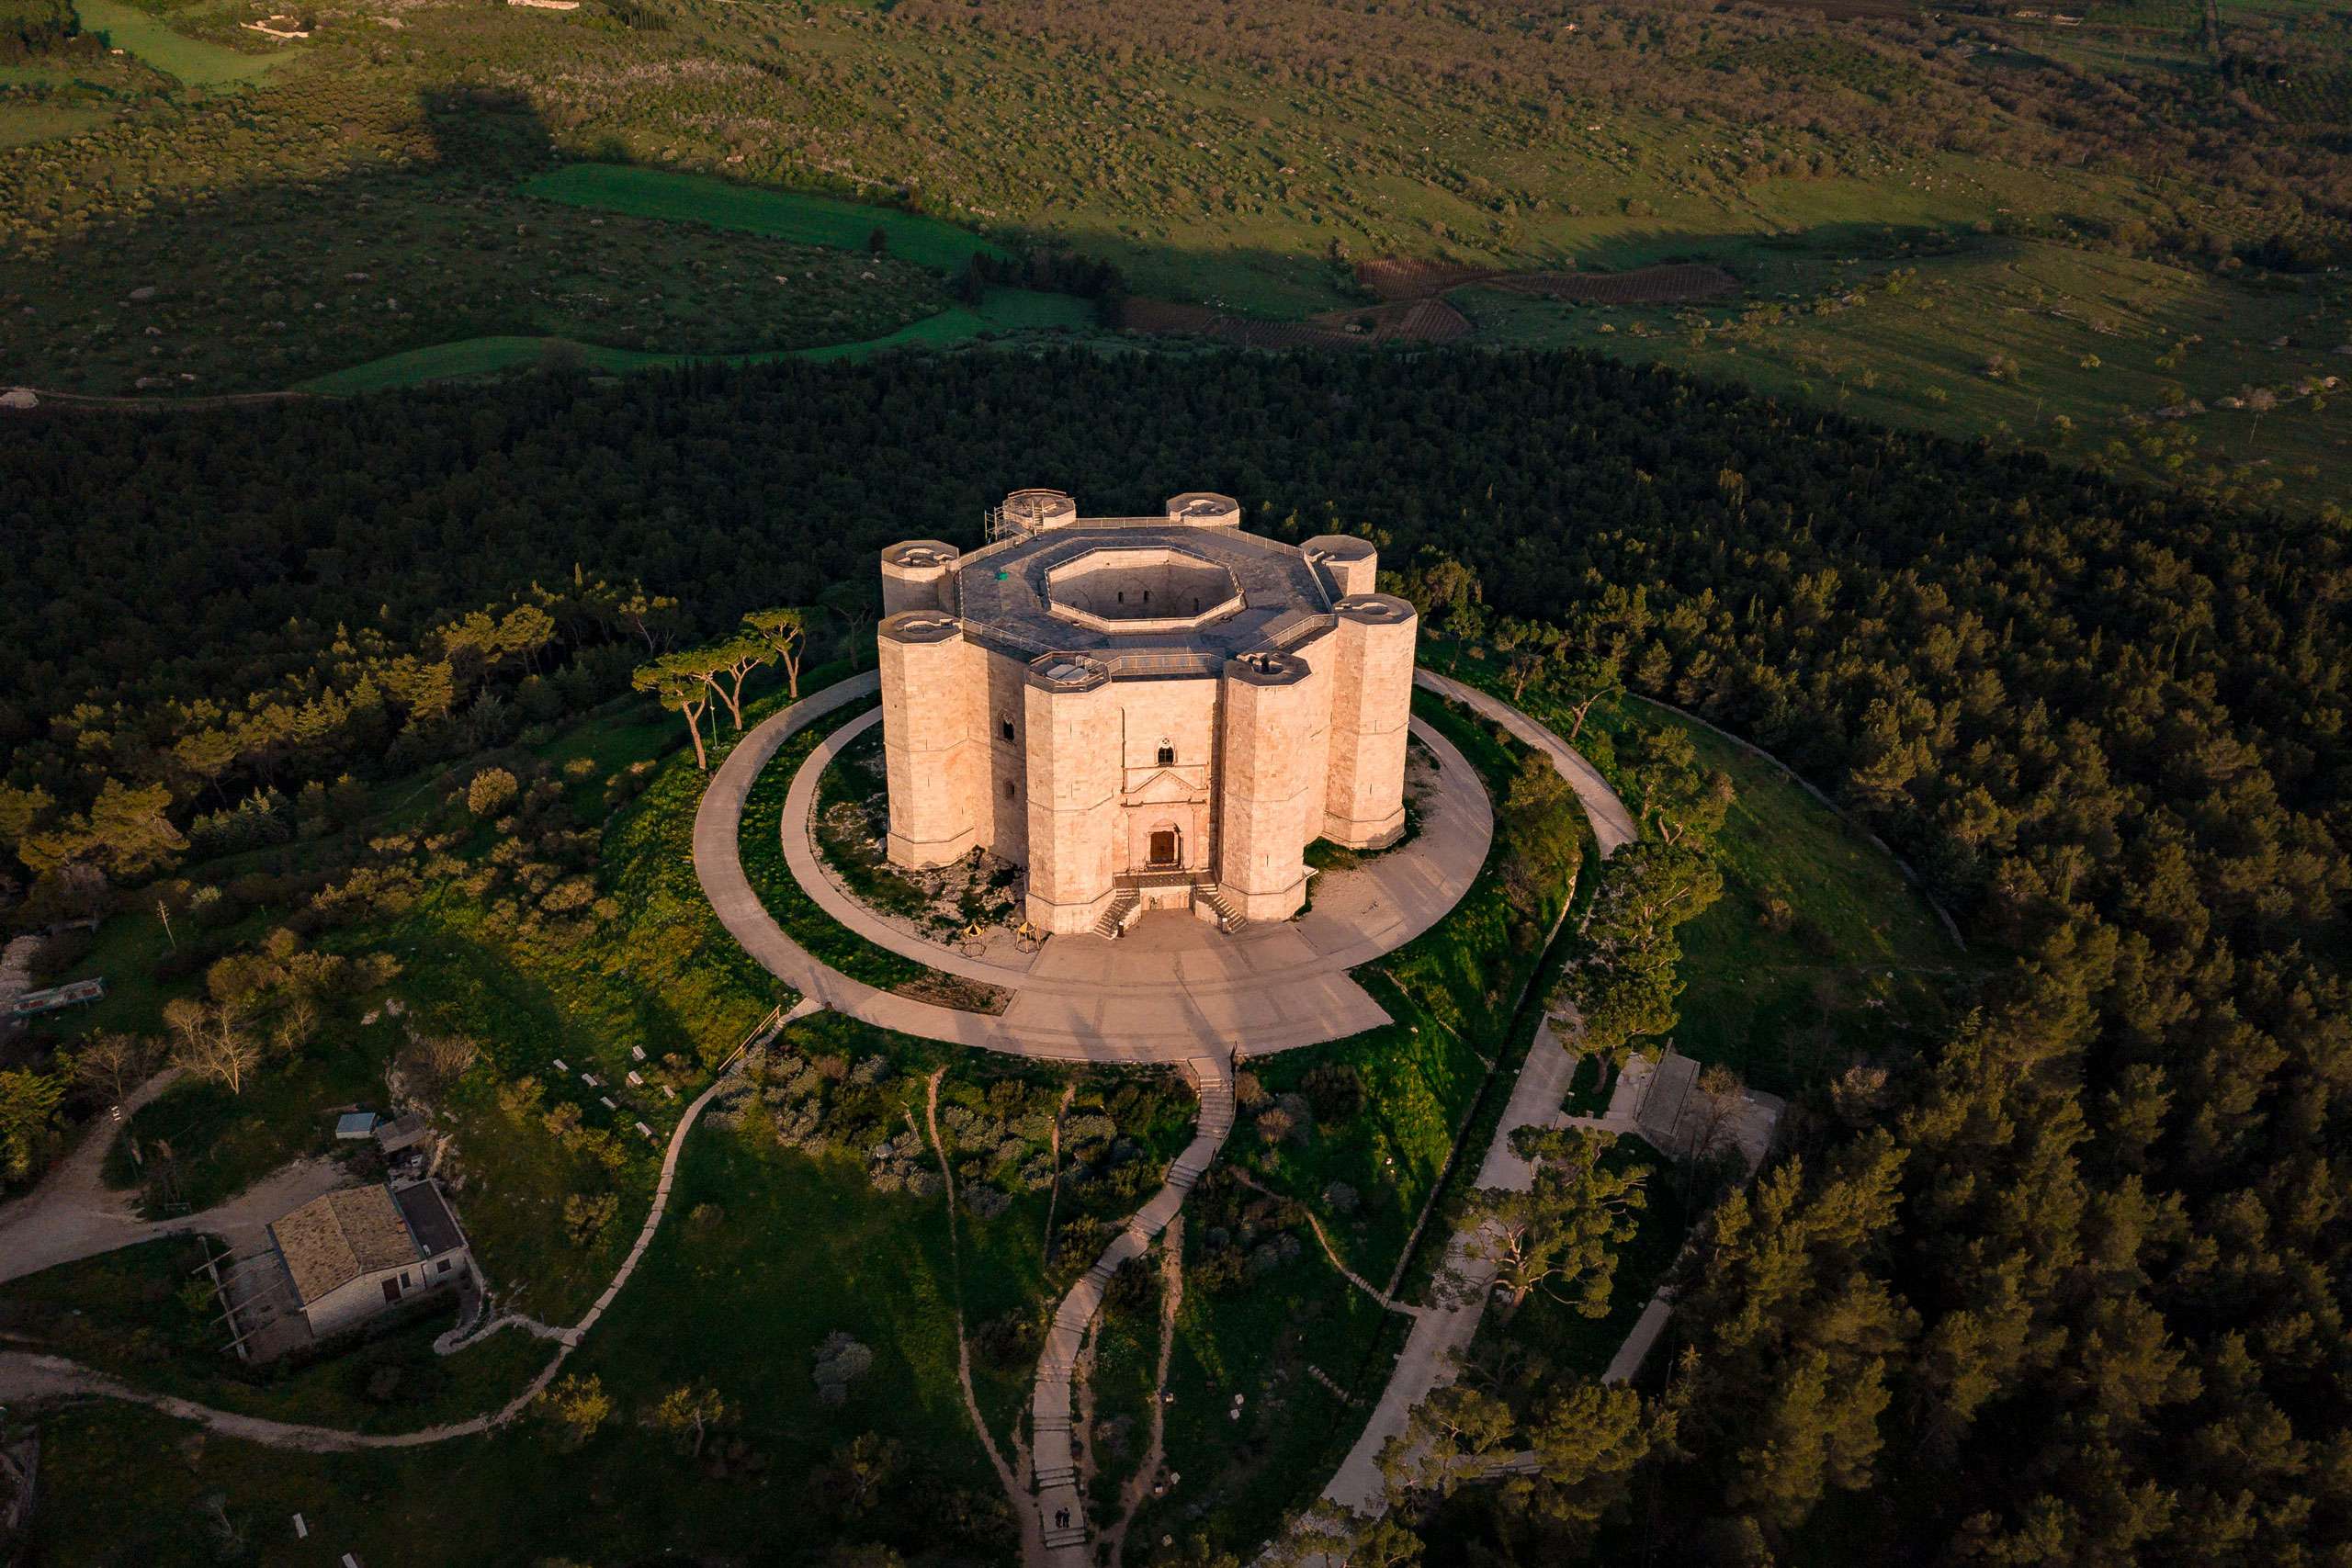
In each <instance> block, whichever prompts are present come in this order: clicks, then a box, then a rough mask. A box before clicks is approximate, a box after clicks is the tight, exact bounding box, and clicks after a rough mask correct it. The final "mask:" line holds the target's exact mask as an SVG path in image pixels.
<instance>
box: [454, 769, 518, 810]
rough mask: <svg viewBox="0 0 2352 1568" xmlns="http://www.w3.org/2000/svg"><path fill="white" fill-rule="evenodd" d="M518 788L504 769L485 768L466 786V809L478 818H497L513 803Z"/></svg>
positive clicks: (512, 775) (513, 777)
mask: <svg viewBox="0 0 2352 1568" xmlns="http://www.w3.org/2000/svg"><path fill="white" fill-rule="evenodd" d="M519 787H520V786H518V785H517V784H515V775H514V774H513V773H508V772H507V771H506V770H505V769H504V768H484V769H483V770H482V771H481V772H480V773H476V774H475V775H474V776H473V782H472V783H470V784H467V785H466V809H467V810H468V811H470V812H472V813H473V814H474V815H475V816H476V817H478V818H479V817H495V816H497V815H498V814H499V812H501V811H503V809H505V807H506V806H507V804H508V803H509V802H510V801H512V800H513V799H514V798H515V794H516V793H517V790H518V789H519Z"/></svg>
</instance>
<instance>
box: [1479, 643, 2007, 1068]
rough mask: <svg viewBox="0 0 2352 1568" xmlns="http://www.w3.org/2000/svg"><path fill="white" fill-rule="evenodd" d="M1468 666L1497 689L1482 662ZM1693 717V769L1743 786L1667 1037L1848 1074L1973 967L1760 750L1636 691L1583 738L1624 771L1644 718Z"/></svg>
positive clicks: (1891, 874)
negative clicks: (1718, 882)
mask: <svg viewBox="0 0 2352 1568" xmlns="http://www.w3.org/2000/svg"><path fill="white" fill-rule="evenodd" d="M1460 670H1461V675H1462V678H1463V679H1464V680H1466V681H1471V682H1476V683H1477V684H1480V685H1482V686H1485V687H1487V688H1488V689H1490V690H1500V689H1501V685H1500V682H1498V680H1497V679H1496V678H1495V677H1494V676H1493V674H1492V672H1491V671H1489V670H1488V669H1487V665H1486V663H1485V661H1483V660H1477V659H1474V658H1465V659H1464V660H1461V661H1460ZM1520 705H1521V707H1523V708H1524V709H1525V710H1526V711H1527V712H1528V713H1530V714H1532V715H1533V716H1535V717H1536V718H1538V719H1541V720H1543V721H1544V723H1546V724H1548V725H1550V726H1551V727H1552V728H1554V729H1555V730H1556V731H1558V732H1559V733H1560V734H1561V735H1562V736H1566V734H1567V733H1568V731H1569V729H1570V728H1571V727H1572V726H1573V723H1574V718H1573V716H1572V715H1570V714H1569V713H1567V712H1566V710H1565V709H1564V708H1563V707H1562V705H1561V704H1560V702H1559V700H1558V698H1557V697H1556V696H1555V694H1553V693H1551V692H1550V691H1549V690H1548V689H1547V688H1544V687H1543V686H1530V687H1529V688H1528V689H1527V691H1526V692H1525V693H1524V694H1522V696H1521V700H1520ZM1657 724H1672V725H1677V726H1679V727H1681V728H1685V729H1687V730H1688V731H1689V732H1690V734H1691V744H1692V746H1693V747H1694V748H1695V749H1696V750H1697V753H1698V757H1699V761H1700V764H1701V766H1702V767H1704V768H1708V769H1717V768H1720V769H1722V770H1723V771H1724V773H1729V774H1730V775H1731V779H1732V784H1733V786H1734V788H1735V789H1736V792H1737V794H1736V800H1735V802H1734V804H1733V807H1732V809H1731V813H1730V815H1729V817H1728V818H1726V819H1725V821H1724V829H1723V833H1722V835H1721V837H1720V839H1719V840H1718V845H1719V848H1720V850H1721V852H1722V857H1723V870H1724V897H1722V899H1721V900H1719V901H1718V902H1717V903H1716V904H1715V906H1714V907H1713V908H1710V909H1708V910H1707V911H1706V912H1705V913H1703V914H1702V915H1701V916H1700V917H1699V918H1698V919H1694V920H1691V921H1690V922H1689V923H1688V924H1686V925H1684V926H1682V927H1681V928H1680V930H1679V933H1678V934H1679V938H1680V940H1681V942H1682V952H1683V962H1682V965H1681V967H1680V969H1679V975H1680V976H1681V978H1682V981H1683V985H1684V989H1683V993H1682V997H1681V999H1680V1002H1679V1010H1680V1013H1681V1021H1680V1023H1679V1025H1678V1027H1677V1028H1676V1030H1675V1032H1674V1036H1673V1038H1674V1043H1675V1045H1676V1047H1677V1048H1678V1049H1679V1050H1680V1051H1682V1052H1684V1053H1685V1054H1686V1055H1691V1056H1696V1057H1698V1058H1699V1059H1700V1060H1702V1061H1706V1062H1721V1063H1723V1064H1724V1065H1725V1066H1729V1067H1731V1068H1732V1069H1734V1070H1735V1071H1736V1072H1738V1073H1739V1074H1740V1075H1741V1076H1742V1077H1744V1078H1746V1079H1747V1083H1748V1084H1749V1085H1750V1087H1752V1088H1756V1089H1765V1090H1768V1091H1770V1092H1772V1093H1776V1094H1786V1093H1790V1092H1792V1091H1793V1090H1796V1089H1802V1088H1804V1086H1806V1085H1808V1084H1811V1083H1814V1082H1817V1081H1819V1080H1820V1079H1821V1078H1823V1077H1828V1076H1834V1075H1835V1074H1836V1073H1838V1072H1839V1071H1842V1070H1843V1069H1844V1067H1845V1066H1847V1064H1848V1063H1849V1061H1851V1060H1853V1059H1854V1057H1855V1055H1857V1054H1858V1053H1864V1052H1867V1051H1869V1050H1870V1049H1871V1048H1872V1043H1873V1042H1881V1043H1883V1041H1884V1039H1885V1037H1886V1032H1887V1030H1888V1028H1889V1027H1890V1025H1892V1026H1893V1027H1894V1028H1896V1029H1914V1030H1929V1029H1933V1028H1935V1027H1937V1026H1938V1025H1939V1023H1940V1022H1941V1021H1943V1020H1944V1019H1945V1018H1946V1017H1947V1016H1948V1013H1949V1010H1950V1007H1951V1001H1950V999H1949V998H1950V997H1951V993H1952V992H1953V990H1954V988H1955V986H1956V985H1964V984H1965V982H1966V981H1967V979H1968V978H1969V977H1970V976H1973V974H1974V973H1975V969H1976V964H1975V963H1974V962H1973V960H1972V959H1971V958H1970V956H1969V954H1967V953H1965V952H1963V951H1962V949H1961V948H1960V947H1959V946H1958V945H1957V944H1956V943H1954V942H1953V941H1952V940H1951V937H1950V936H1949V935H1948V934H1947V933H1946V932H1945V931H1944V929H1943V925H1942V922H1941V921H1940V920H1939V919H1938V918H1937V916H1936V913H1935V910H1934V909H1933V908H1931V907H1930V906H1929V904H1928V900H1927V898H1926V897H1925V896H1924V895H1923V894H1922V893H1920V892H1919V891H1918V889H1917V888H1916V887H1914V886H1911V884H1910V883H1909V881H1908V880H1907V879H1906V878H1905V876H1904V874H1903V871H1902V868H1901V867H1900V866H1899V865H1898V864H1897V863H1896V862H1895V860H1894V856H1893V855H1892V854H1890V853H1889V852H1886V851H1884V850H1883V849H1881V848H1880V847H1879V846H1878V845H1877V844H1875V843H1873V842H1871V840H1870V839H1868V838H1867V837H1865V836H1864V835H1863V834H1862V833H1861V832H1860V831H1859V830H1857V829H1853V828H1851V827H1849V826H1848V825H1847V824H1846V822H1845V821H1844V819H1843V818H1840V817H1839V816H1838V814H1837V813H1836V812H1835V811H1833V810H1831V809H1830V808H1829V807H1826V806H1824V805H1823V804H1822V803H1821V802H1820V801H1819V800H1818V799H1816V798H1815V796H1814V795H1812V794H1811V793H1810V792H1809V791H1807V790H1806V789H1805V788H1804V786H1803V785H1802V784H1799V783H1798V782H1797V781H1796V779H1795V778H1794V777H1793V776H1792V775H1791V774H1790V773H1789V772H1788V771H1787V770H1786V769H1784V768H1782V767H1781V765H1780V764H1779V763H1777V762H1775V761H1771V760H1770V759H1769V758H1766V757H1763V756H1760V755H1758V753H1757V752H1754V751H1751V750H1747V748H1746V747H1743V746H1739V745H1736V744H1735V743H1733V742H1732V741H1730V740H1727V739H1724V737H1722V736H1720V735H1718V734H1716V733H1715V732H1714V731H1713V730H1711V729H1709V728H1706V727H1705V726H1704V725H1701V724H1696V723H1693V722H1692V721H1691V720H1689V719H1686V718H1684V717H1682V716H1680V715H1679V714H1677V713H1675V712H1674V711H1673V710H1671V709H1668V708H1664V707H1661V706H1659V705H1657V704H1654V703H1648V702H1645V701H1643V700H1642V699H1640V698H1638V697H1628V698H1625V699H1623V701H1617V702H1610V703H1604V704H1600V705H1596V706H1595V707H1594V708H1593V710H1592V713H1591V716H1590V717H1589V720H1588V722H1587V725H1586V727H1585V730H1584V733H1583V734H1582V735H1581V736H1579V737H1578V738H1577V745H1578V747H1579V749H1580V750H1583V751H1584V752H1585V754H1586V755H1587V757H1588V758H1589V760H1590V761H1592V762H1593V764H1594V765H1595V766H1596V767H1598V768H1600V770H1601V772H1602V773H1605V774H1607V775H1609V776H1610V778H1611V780H1612V781H1615V782H1618V783H1619V784H1623V777H1622V773H1621V770H1620V769H1619V767H1618V763H1617V757H1618V755H1619V754H1620V752H1621V750H1623V745H1624V744H1625V743H1628V742H1630V739H1631V736H1632V734H1633V732H1634V728H1635V727H1636V726H1637V725H1640V726H1649V725H1657Z"/></svg>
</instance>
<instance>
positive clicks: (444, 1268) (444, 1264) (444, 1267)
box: [441, 1258, 449, 1274]
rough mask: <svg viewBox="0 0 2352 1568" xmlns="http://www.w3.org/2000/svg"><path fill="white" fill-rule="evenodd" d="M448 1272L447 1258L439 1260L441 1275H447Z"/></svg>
mask: <svg viewBox="0 0 2352 1568" xmlns="http://www.w3.org/2000/svg"><path fill="white" fill-rule="evenodd" d="M448 1271H449V1260H448V1259H447V1258H443V1259H442V1260H441V1272H442V1273H444V1274H447V1272H448Z"/></svg>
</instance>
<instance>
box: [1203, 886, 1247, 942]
mask: <svg viewBox="0 0 2352 1568" xmlns="http://www.w3.org/2000/svg"><path fill="white" fill-rule="evenodd" d="M1193 902H1194V903H1195V904H1206V905H1207V906H1208V907H1209V908H1210V909H1212V910H1213V911H1215V912H1216V929H1217V930H1219V931H1224V932H1225V933H1226V934H1227V935H1228V936H1229V935H1231V934H1232V933H1233V932H1235V931H1239V930H1240V929H1241V928H1242V927H1243V926H1246V925H1248V924H1249V923H1250V917H1249V916H1247V915H1245V914H1243V913H1242V912H1241V909H1240V907H1239V906H1238V905H1237V904H1235V903H1234V901H1233V899H1232V897H1230V896H1229V895H1228V894H1227V892H1226V890H1225V889H1224V888H1222V887H1219V886H1217V885H1216V883H1214V882H1204V883H1202V884H1201V885H1200V886H1197V887H1195V888H1193Z"/></svg>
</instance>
